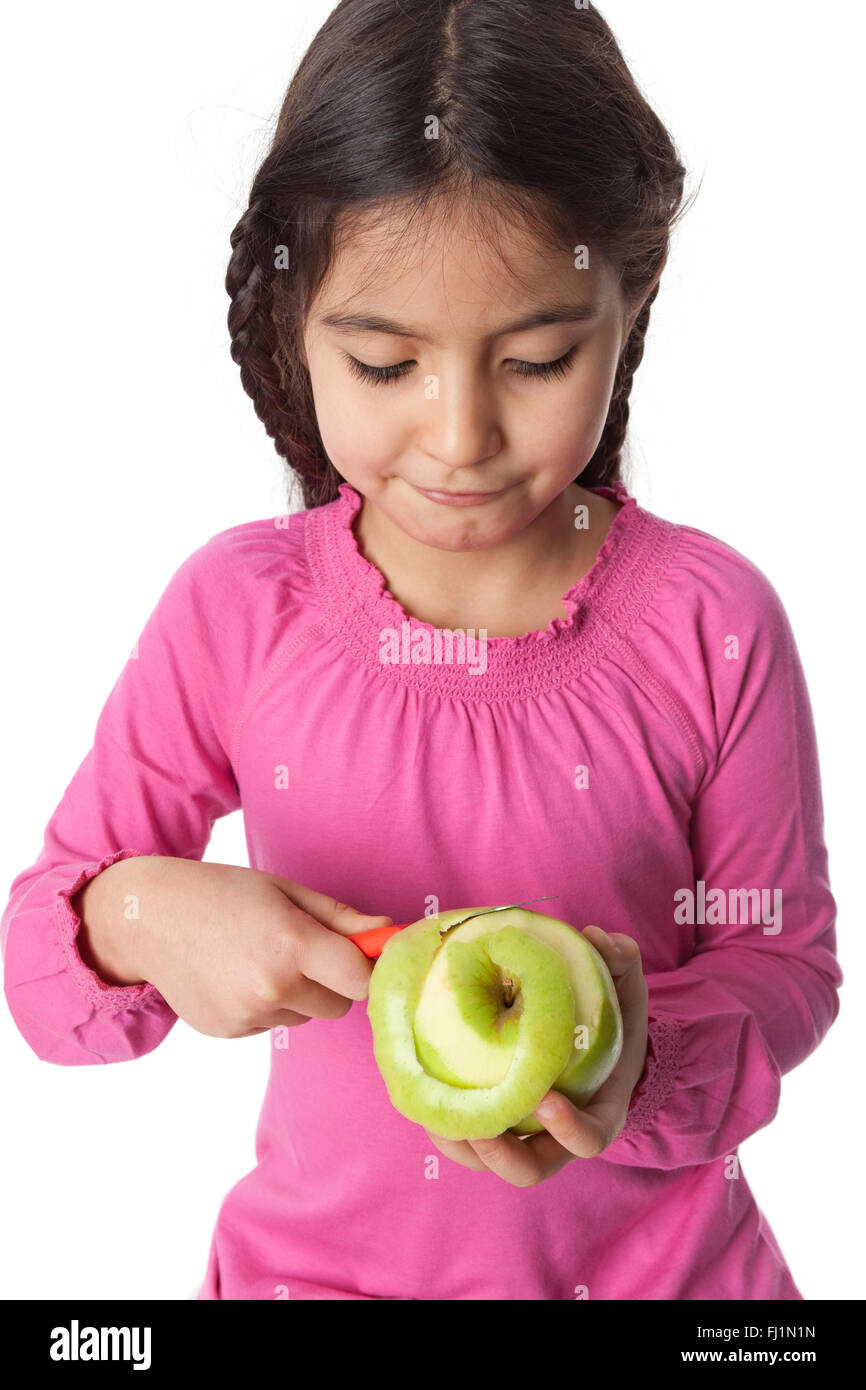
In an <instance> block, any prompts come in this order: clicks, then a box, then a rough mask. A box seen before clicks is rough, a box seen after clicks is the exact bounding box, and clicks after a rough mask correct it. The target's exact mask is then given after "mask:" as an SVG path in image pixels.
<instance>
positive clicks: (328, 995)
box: [269, 963, 355, 1019]
mask: <svg viewBox="0 0 866 1390" xmlns="http://www.w3.org/2000/svg"><path fill="white" fill-rule="evenodd" d="M300 964H301V973H300V975H295V976H294V977H293V979H292V981H291V986H290V987H289V986H287V989H286V994H287V995H288V993H289V990H290V993H291V1002H289V1000H288V998H285V999H284V1000H281V999H279V998H276V999H274V1000H272V1001H269V1002H272V1003H273V1005H274V1008H275V1010H276V1011H277V1013H293V1014H296V1015H304V1016H306V1017H307V1018H321V1019H334V1018H345V1016H346V1014H347V1013H348V1012H349V1010H350V1009H351V1007H352V1005H353V1003H355V1000H354V999H353V998H351V997H350V996H348V995H344V994H342V993H340V992H339V991H337V990H332V989H328V988H327V986H326V985H323V984H320V983H319V982H318V981H317V980H311V979H310V978H309V976H308V974H307V972H306V970H305V969H303V966H302V963H300Z"/></svg>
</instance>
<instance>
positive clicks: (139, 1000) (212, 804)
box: [0, 533, 243, 1066]
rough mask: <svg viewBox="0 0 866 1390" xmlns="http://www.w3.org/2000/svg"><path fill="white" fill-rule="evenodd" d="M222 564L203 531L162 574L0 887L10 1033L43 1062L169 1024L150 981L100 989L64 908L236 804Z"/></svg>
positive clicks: (98, 1052) (122, 1042) (151, 1037)
mask: <svg viewBox="0 0 866 1390" xmlns="http://www.w3.org/2000/svg"><path fill="white" fill-rule="evenodd" d="M221 534H224V533H221ZM225 561H226V557H225V554H224V547H221V546H220V545H219V538H218V537H214V538H212V539H211V541H209V542H208V543H207V544H206V545H204V546H202V547H200V549H199V550H197V551H196V552H194V553H193V554H192V555H191V556H189V557H188V559H187V560H185V561H184V562H183V564H182V565H181V566H180V568H179V569H178V570H177V571H176V573H175V574H174V575H173V577H172V578H171V580H170V581H169V584H168V586H167V588H166V589H165V591H164V593H163V594H162V596H161V598H160V600H159V602H158V603H157V606H156V608H155V609H154V611H153V613H152V614H151V616H150V618H149V619H148V621H147V624H146V625H145V627H144V630H143V631H142V633H141V636H140V638H139V640H138V642H137V643H136V646H135V648H134V649H133V652H132V654H131V655H130V657H129V658H128V660H127V662H126V665H125V666H124V668H123V671H122V672H121V675H120V677H119V678H118V680H117V682H116V683H115V685H114V688H113V689H112V691H111V693H110V695H109V697H108V699H107V701H106V703H105V706H104V707H103V709H102V712H101V714H100V716H99V719H98V722H97V726H96V732H95V736H94V742H93V746H92V748H91V749H90V751H89V753H88V754H87V756H86V757H85V758H84V760H83V762H82V763H81V765H80V766H79V768H78V770H77V772H76V773H75V775H74V777H73V779H72V781H71V782H70V783H69V785H68V787H67V789H66V791H65V793H64V795H63V797H62V799H61V801H60V803H59V805H58V806H57V808H56V810H55V811H54V813H53V815H52V816H51V819H50V821H49V823H48V826H47V829H46V832H45V841H44V845H43V848H42V851H41V853H40V855H39V857H38V859H37V860H36V862H35V863H34V864H33V865H31V866H30V867H29V868H27V869H24V870H23V871H22V872H21V873H20V874H19V875H18V877H17V878H16V879H15V880H14V882H13V884H12V887H11V890H10V897H9V901H8V904H7V906H6V909H5V911H4V913H3V917H2V922H0V946H2V950H3V956H4V961H5V970H4V989H5V994H6V999H7V1001H8V1004H9V1008H10V1010H11V1012H12V1015H13V1017H14V1019H15V1022H16V1024H17V1026H18V1029H19V1031H20V1032H21V1034H22V1035H23V1037H24V1038H25V1039H26V1041H27V1042H28V1043H29V1045H30V1046H31V1048H32V1049H33V1051H34V1052H35V1053H36V1055H37V1056H38V1057H40V1058H41V1059H42V1060H43V1061H49V1062H57V1063H60V1064H61V1065H66V1066H75V1065H84V1064H89V1063H101V1062H120V1061H126V1060H128V1059H129V1058H132V1057H139V1056H141V1055H142V1054H143V1053H146V1052H150V1051H152V1050H153V1048H155V1047H156V1046H157V1045H158V1044H159V1043H160V1042H162V1040H163V1038H164V1037H165V1036H166V1034H167V1033H168V1032H169V1029H170V1028H171V1027H172V1025H173V1024H174V1023H175V1021H176V1017H177V1015H176V1014H175V1013H174V1012H173V1010H172V1009H171V1008H169V1006H168V1004H167V1003H166V1001H165V1000H164V999H163V998H162V996H161V995H160V994H159V992H158V991H157V990H156V989H155V988H154V986H153V985H150V984H147V983H138V984H127V985H117V984H112V983H109V982H107V981H105V980H103V979H101V978H100V976H99V974H98V973H97V972H96V971H95V970H93V969H91V968H90V966H89V965H87V964H86V963H85V961H84V960H83V959H82V957H81V954H80V952H79V950H78V947H77V936H78V932H79V928H80V917H79V915H78V913H77V912H76V910H75V904H78V903H79V902H80V900H79V899H78V898H77V897H76V895H77V894H79V892H80V890H82V889H83V888H84V886H85V885H86V884H87V883H89V882H90V881H91V880H92V879H93V878H94V877H95V876H96V875H97V874H99V873H100V872H101V871H102V870H104V869H106V868H107V867H108V866H109V865H111V864H114V863H115V862H118V861H121V860H124V859H128V858H132V857H135V856H137V855H142V854H144V855H170V856H173V857H178V858H186V859H201V858H202V856H203V854H204V851H205V849H206V847H207V844H208V841H209V839H210V834H211V829H212V826H213V823H214V821H215V820H216V819H217V818H218V817H220V816H224V815H226V814H228V813H229V812H230V811H234V810H236V809H237V808H238V807H239V806H240V797H239V793H238V788H237V785H236V782H235V777H234V772H233V769H232V766H231V763H230V760H229V757H228V755H227V752H226V747H227V746H228V745H229V738H230V732H228V731H230V729H231V721H232V715H233V710H234V709H236V708H237V705H236V703H235V702H236V701H237V700H238V698H239V694H238V692H239V686H240V682H241V680H242V678H243V670H242V667H243V662H242V661H241V660H240V658H239V655H238V653H237V651H236V650H235V649H234V648H233V633H234V627H233V623H234V621H235V618H234V614H235V613H236V611H237V603H238V596H237V593H236V592H235V593H234V594H232V585H231V579H230V576H227V574H226V568H227V567H226V563H225ZM233 599H234V606H233V602H232V600H233ZM73 900H74V901H73ZM135 910H136V909H135V902H134V899H131V900H130V901H129V903H128V904H127V905H126V907H125V909H124V911H125V913H126V914H127V916H128V917H129V919H130V920H131V921H134V914H135Z"/></svg>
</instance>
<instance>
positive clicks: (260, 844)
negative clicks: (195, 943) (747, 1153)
mask: <svg viewBox="0 0 866 1390" xmlns="http://www.w3.org/2000/svg"><path fill="white" fill-rule="evenodd" d="M598 491H599V492H600V493H601V494H602V495H604V496H608V497H610V498H612V499H613V500H615V501H618V502H619V503H620V504H621V505H620V509H619V511H618V513H617V515H616V516H615V518H614V520H613V522H612V524H611V527H610V530H609V531H608V534H607V536H606V537H605V540H604V543H603V545H602V548H601V551H600V553H599V555H598V557H597V559H596V562H595V564H594V565H593V567H592V569H591V570H590V572H589V574H587V575H586V576H585V577H584V578H583V579H582V580H580V581H579V582H578V583H577V584H575V585H574V586H573V587H572V588H571V589H570V590H569V591H568V593H567V595H566V604H565V606H566V610H567V616H564V617H561V618H557V619H555V620H554V621H552V622H551V623H550V625H549V627H548V628H547V629H546V630H545V631H543V632H540V631H539V632H532V633H528V634H526V635H524V636H522V637H518V638H507V637H501V638H491V639H488V642H487V646H486V666H485V668H484V669H481V665H482V663H481V662H480V661H479V660H476V661H475V662H474V663H473V662H471V661H466V662H464V663H462V664H461V663H459V662H457V661H454V660H452V661H451V662H450V663H449V662H447V661H442V662H441V663H440V664H436V663H435V661H429V660H428V661H427V662H424V661H418V662H417V663H416V662H412V661H411V660H410V661H408V662H398V663H396V664H388V663H383V661H382V660H381V657H380V653H381V651H382V650H383V646H382V634H383V632H384V631H385V630H386V629H389V628H390V629H393V630H394V631H395V632H396V633H398V634H402V632H403V626H402V625H403V623H404V622H408V628H407V629H406V637H407V641H406V646H405V648H404V650H409V651H410V652H411V651H412V650H413V649H416V650H420V648H418V646H417V644H419V643H423V642H424V641H425V640H426V639H425V638H424V637H423V636H422V635H421V633H422V632H423V631H426V633H427V634H428V635H429V636H432V634H433V632H434V629H432V628H431V627H430V626H429V624H427V623H423V622H420V621H418V620H417V619H415V618H409V619H408V620H407V618H406V614H405V612H404V610H403V609H402V608H401V607H400V606H399V605H398V604H397V602H396V601H395V600H394V598H393V597H392V596H391V594H390V593H389V592H388V591H387V589H386V588H385V584H384V579H383V577H382V575H381V574H380V572H379V571H378V570H377V569H376V568H375V567H374V566H373V565H372V564H371V563H370V562H369V561H367V560H366V559H365V558H364V557H363V556H362V555H361V554H360V552H359V550H358V547H357V544H356V540H355V535H354V531H353V530H352V525H351V523H352V520H353V518H354V517H355V515H356V514H357V512H358V510H359V508H360V505H361V498H360V496H359V494H358V493H357V492H355V491H354V489H352V488H351V487H350V486H349V485H348V484H344V485H343V486H342V487H341V489H340V497H339V498H338V500H337V501H335V502H333V503H331V504H330V505H329V506H325V507H322V508H318V509H316V510H313V511H310V512H300V513H297V514H294V515H291V516H288V517H286V516H283V517H266V518H264V519H263V520H259V521H250V522H247V523H245V524H242V525H239V526H234V527H231V528H230V529H229V530H226V531H222V532H220V533H219V534H217V535H215V536H213V537H212V538H211V539H210V540H208V541H207V543H206V544H204V545H202V546H201V547H200V548H199V549H198V550H196V551H195V552H194V553H193V554H192V555H190V556H189V558H188V559H187V560H185V561H184V562H183V563H182V564H181V566H180V567H179V569H178V570H177V571H176V573H175V574H174V575H173V577H172V579H171V580H170V581H169V584H168V585H167V587H166V589H165V591H164V593H163V594H162V596H161V598H160V599H159V602H158V603H157V605H156V607H155V609H154V611H153V613H152V614H151V616H150V618H149V620H148V622H147V624H146V625H145V627H144V630H143V631H142V633H141V635H140V638H139V641H138V643H137V652H135V651H134V654H133V656H131V657H130V659H129V660H128V661H127V662H126V665H125V666H124V668H123V670H122V672H121V674H120V676H119V678H118V680H117V682H116V684H115V685H114V687H113V689H112V690H111V692H110V694H109V696H108V699H107V701H106V703H105V706H104V708H103V710H102V712H101V715H100V717H99V721H98V724H97V728H96V733H95V737H94V743H93V747H92V748H91V750H90V751H89V752H88V754H87V756H86V757H85V758H84V760H83V762H82V763H81V765H80V766H79V768H78V770H77V772H76V773H75V776H74V777H73V779H72V781H71V783H70V785H69V787H68V788H67V790H66V792H65V794H64V796H63V798H62V800H61V802H60V804H59V805H58V807H57V809H56V810H55V812H54V814H53V815H52V817H51V819H50V821H49V823H48V827H47V830H46V835H45V844H44V847H43V850H42V853H41V854H40V856H39V858H38V860H37V861H36V863H35V864H34V865H32V867H30V868H27V869H24V870H23V871H22V872H21V873H20V874H19V875H18V877H17V878H16V879H15V881H14V883H13V884H12V888H11V892H10V900H9V903H8V906H7V908H6V911H5V914H4V917H3V923H2V938H0V939H2V941H3V945H4V955H5V962H6V967H5V991H6V997H7V999H8V1003H9V1007H10V1009H11V1011H12V1014H13V1016H14V1018H15V1021H16V1024H17V1026H18V1028H19V1029H20V1031H21V1033H22V1034H23V1036H24V1038H25V1039H26V1040H27V1042H28V1043H29V1044H30V1046H31V1047H32V1048H33V1050H34V1051H35V1052H36V1053H37V1055H38V1056H39V1057H40V1058H43V1059H44V1060H46V1061H49V1062H55V1063H58V1064H60V1065H62V1066H76V1065H89V1064H93V1063H101V1062H122V1061H127V1060H129V1059H131V1058H133V1057H138V1056H141V1055H142V1054H143V1053H146V1052H149V1051H151V1050H152V1049H153V1048H155V1047H158V1046H159V1044H160V1043H161V1042H162V1040H163V1039H164V1038H165V1036H166V1034H167V1033H168V1032H169V1030H170V1029H171V1028H172V1026H173V1024H174V1023H175V1022H176V1015H175V1014H174V1012H173V1011H172V1009H171V1008H170V1007H169V1005H168V1004H167V1003H166V1001H165V1000H164V999H163V998H162V996H161V995H160V994H159V993H158V991H157V990H156V989H155V988H154V987H153V986H152V985H147V984H142V985H130V986H127V987H122V988H121V987H111V986H109V985H107V984H105V983H103V982H102V981H101V980H100V979H99V978H98V977H97V976H96V975H95V974H94V973H93V972H92V971H91V970H89V969H88V968H87V967H86V966H85V964H84V963H83V961H82V960H81V958H80V956H79V955H78V953H77V950H76V945H75V938H76V931H77V928H78V925H79V923H78V919H77V917H76V916H75V914H74V912H73V911H72V908H71V906H70V902H69V899H70V897H71V895H73V894H74V893H76V892H77V890H78V889H79V888H80V887H81V886H82V884H83V883H85V882H86V881H87V880H88V879H89V878H91V877H92V876H93V875H94V874H96V873H98V872H99V871H100V870H101V869H102V868H104V867H106V866H107V865H108V864H111V863H113V862H114V860H116V859H118V858H121V857H126V856H130V855H135V854H157V855H173V856H179V857H184V858H189V859H200V858H201V857H202V855H203V854H204V852H205V849H206V847H207V844H208V840H209V836H210V832H211V827H212V825H213V822H214V821H215V820H216V818H217V817H219V816H223V815H226V814H227V813H228V812H231V811H234V810H236V809H237V808H238V807H241V808H242V809H243V813H244V821H245V828H246V838H247V845H248V849H249V859H250V864H251V865H252V866H253V867H255V868H258V869H263V870H267V871H268V872H272V873H276V874H280V875H282V876H284V877H286V878H289V879H293V880H295V881H297V882H300V883H303V884H307V885H309V886H310V887H313V888H316V889H318V890H320V891H321V892H324V893H329V894H332V895H334V896H335V897H336V898H338V899H340V900H343V901H345V902H348V903H351V904H352V905H353V906H355V907H357V908H360V909H361V910H363V911H366V912H370V913H382V912H385V913H388V914H390V915H391V916H392V917H393V919H394V921H395V922H409V921H414V920H416V919H417V918H419V917H421V916H423V915H424V912H425V907H426V906H427V895H429V894H436V895H438V898H439V906H440V908H441V909H442V910H443V911H444V910H446V909H448V908H453V907H473V906H477V905H480V904H483V903H494V902H500V903H508V902H519V901H521V900H522V899H526V898H534V897H538V896H542V895H548V894H550V895H554V900H553V901H552V902H550V903H549V904H547V905H546V910H547V911H548V912H550V913H551V915H554V916H557V917H559V918H561V919H563V920H565V921H567V922H571V923H573V924H574V925H575V926H576V927H578V928H580V927H583V926H585V925H586V924H587V923H588V922H595V923H598V924H599V925H601V926H603V927H604V928H605V929H606V930H608V931H619V932H627V933H629V934H630V935H633V936H634V937H636V939H637V940H638V942H639V943H640V947H641V952H642V955H643V964H644V969H645V971H646V974H647V977H648V983H649V998H650V1016H651V1023H650V1054H649V1057H648V1061H647V1066H646V1069H645V1072H644V1076H643V1078H642V1080H641V1083H640V1084H639V1086H638V1088H637V1089H636V1091H635V1093H634V1096H633V1098H632V1103H631V1107H630V1111H629V1118H628V1122H627V1125H626V1127H625V1129H624V1130H623V1132H622V1133H621V1134H620V1135H619V1137H618V1138H617V1139H616V1140H615V1142H614V1143H613V1144H612V1145H611V1146H610V1147H609V1148H608V1149H607V1150H605V1152H604V1153H603V1154H602V1155H600V1156H599V1157H597V1158H594V1159H589V1160H584V1159H574V1160H573V1161H572V1162H570V1163H568V1164H566V1166H565V1167H564V1168H563V1169H562V1170H561V1171H560V1172H559V1173H558V1174H556V1175H555V1176H554V1177H552V1178H550V1179H548V1180H546V1181H544V1182H541V1183H538V1184H537V1185H535V1186H532V1187H525V1188H518V1187H514V1186H512V1185H511V1184H509V1183H506V1182H504V1181H503V1180H502V1179H501V1178H498V1177H497V1176H496V1175H495V1174H493V1173H492V1172H491V1173H479V1172H474V1171H471V1170H469V1169H467V1168H463V1167H461V1166H459V1165H458V1164H455V1163H453V1162H451V1161H450V1160H448V1159H447V1158H445V1157H444V1156H443V1155H441V1154H439V1153H438V1151H437V1150H436V1149H435V1147H434V1146H433V1145H432V1144H431V1142H430V1140H429V1139H428V1137H427V1135H426V1134H425V1132H424V1130H423V1128H422V1127H421V1126H420V1125H417V1124H413V1123H412V1122H410V1121H409V1120H406V1119H404V1118H403V1116H402V1115H400V1114H398V1113H397V1111H395V1110H394V1109H393V1108H392V1106H391V1104H390V1102H389V1099H388V1095H387V1091H386V1088H385V1083H384V1081H383V1080H382V1078H381V1076H380V1074H379V1071H378V1069H377V1067H376V1064H375V1061H374V1058H373V1053H372V1046H371V1032H370V1025H369V1021H368V1018H367V1012H366V1004H365V1003H356V1004H354V1005H353V1006H352V1008H351V1010H350V1012H349V1013H348V1014H347V1015H346V1016H345V1017H344V1018H342V1019H338V1020H332V1021H326V1020H322V1021H320V1020H313V1021H312V1022H310V1023H307V1024H305V1025H304V1026H303V1027H301V1028H295V1029H292V1030H290V1033H289V1045H288V1047H287V1048H285V1049H283V1048H278V1047H276V1046H275V1047H273V1048H272V1049H271V1062H270V1080H269V1084H268V1088H267V1092H266V1096H265V1100H264V1104H263V1107H262V1111H261V1116H260V1120H259V1125H258V1129H257V1134H256V1154H257V1164H256V1166H255V1167H254V1168H253V1169H252V1171H251V1172H249V1173H247V1174H245V1175H244V1176H242V1177H240V1178H239V1180H238V1182H237V1183H236V1184H235V1186H234V1187H233V1188H232V1189H231V1191H230V1192H229V1193H228V1195H227V1197H226V1198H225V1200H224V1202H223V1204H222V1206H221V1208H220V1212H219V1216H218V1220H217V1224H216V1229H215V1232H214V1236H213V1241H212V1245H211V1250H210V1256H209V1260H208V1265H207V1272H206V1276H205V1279H204V1282H203V1284H202V1287H201V1289H200V1292H199V1294H198V1297H199V1298H200V1299H273V1298H280V1297H289V1298H296V1299H371V1298H387V1299H445V1300H451V1299H508V1300H511V1299H569V1300H570V1299H574V1298H576V1297H589V1298H590V1299H737V1298H745V1299H800V1298H802V1294H801V1293H800V1291H799V1289H798V1287H797V1285H796V1283H795V1281H794V1279H793V1278H792V1275H791V1273H790V1272H789V1270H788V1267H787V1264H786V1262H785V1259H784V1256H783V1255H782V1253H781V1251H780V1249H779V1246H778V1245H777V1243H776V1240H775V1238H774V1236H773V1233H772V1231H771V1230H770V1228H769V1226H768V1224H767V1222H766V1220H765V1218H764V1217H763V1215H762V1213H761V1211H760V1210H759V1208H758V1206H757V1205H756V1203H755V1200H754V1197H753V1196H752V1193H751V1191H750V1188H749V1185H748V1182H747V1181H746V1177H745V1176H744V1173H743V1171H742V1168H740V1169H739V1171H738V1168H737V1159H736V1151H737V1145H738V1144H739V1143H740V1142H741V1141H742V1140H743V1139H746V1138H747V1137H748V1136H749V1135H750V1134H754V1133H755V1131H756V1130H759V1129H761V1128H762V1127H763V1126H764V1125H766V1124H769V1122H770V1121H771V1120H772V1119H773V1116H774V1115H775V1113H776V1109H777V1106H778V1103H779V1093H780V1086H781V1078H782V1075H783V1074H784V1073H786V1072H788V1071H790V1070H791V1069H792V1068H793V1067H796V1066H797V1065H798V1064H799V1063H800V1062H802V1061H803V1060H804V1058H806V1057H808V1056H809V1054H810V1053H811V1052H813V1051H814V1049H815V1048H816V1047H817V1046H818V1044H819V1042H820V1041H821V1039H822V1038H823V1036H824V1035H825V1033H826V1032H827V1030H828V1028H829V1027H830V1025H831V1024H832V1022H833V1020H834V1018H835V1017H836V1014H837V1012H838V1007H839V1003H838V995H837V988H838V986H839V985H840V984H841V982H842V973H841V970H840V968H839V965H838V963H837V960H836V956H835V944H836V943H835V902H834V899H833V896H832V894H831V890H830V886H829V882H828V868H827V852H826V849H825V845H824V840H823V809H822V801H821V788H820V781H819V768H818V758H817V750H816V742H815V733H814V726H813V720H812V714H811V710H810V705H809V697H808V693H807V689H806V685H805V682H804V678H803V673H802V669H801V664H800V660H799V656H798V653H797V649H796V645H795V642H794V638H793V636H792V632H791V628H790V626H789V622H788V619H787V616H786V614H785V611H784V609H783V607H782V603H781V601H780V599H779V597H778V595H777V594H776V592H775V590H774V589H773V587H772V585H771V584H770V582H769V581H768V579H767V578H766V577H765V576H764V575H763V574H762V573H761V571H760V570H758V569H757V568H756V567H755V566H754V565H753V564H751V563H750V562H749V561H748V560H747V559H745V558H744V557H743V556H742V555H740V554H739V553H738V552H737V551H735V550H733V549H731V548H730V547H729V546H727V545H725V544H723V543H722V542H721V541H719V540H716V539H714V538H713V537H712V536H709V535H707V534H706V533H705V532H702V531H699V530H696V529H694V528H692V527H689V526H681V525H675V524H673V523H671V522H668V521H665V520H663V519H662V518H660V517H658V516H656V515H654V514H653V513H652V512H649V511H647V510H645V509H644V508H642V507H640V506H639V505H638V504H637V502H636V500H635V499H634V498H633V497H631V496H630V495H629V493H628V491H627V489H626V488H625V486H624V485H623V484H622V483H617V484H615V485H614V486H613V487H612V488H600V489H598ZM401 640H402V637H401ZM413 643H414V644H415V647H414V648H413V645H412V644H413ZM431 650H432V648H431ZM476 656H477V653H476ZM581 769H583V771H581ZM714 890H715V891H714ZM738 890H742V891H739V892H738ZM747 890H755V891H754V892H752V893H751V896H749V894H748V891H747ZM689 894H691V895H692V899H693V904H694V910H693V911H691V912H689V910H688V895H689ZM542 906H543V907H544V905H542ZM436 1160H438V1171H437V1162H436Z"/></svg>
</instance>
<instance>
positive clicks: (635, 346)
mask: <svg viewBox="0 0 866 1390" xmlns="http://www.w3.org/2000/svg"><path fill="white" fill-rule="evenodd" d="M658 292H659V284H658V282H657V283H656V284H655V285H654V286H653V289H652V291H651V292H650V294H649V295H648V296H647V298H646V300H645V301H644V304H643V306H642V308H641V311H640V313H639V314H638V316H637V318H636V319H635V322H634V327H633V328H632V330H631V333H630V334H629V336H628V342H627V343H626V345H625V348H624V349H623V352H622V355H621V356H620V359H619V365H618V366H617V369H616V378H615V380H614V387H613V394H612V396H611V399H610V408H609V409H608V413H607V420H606V422H605V426H604V429H603V431H602V435H601V439H600V440H599V442H598V447H597V448H596V451H595V453H594V454H593V456H592V458H591V459H590V461H589V463H588V464H587V465H586V468H585V469H584V470H583V472H582V473H581V474H580V478H579V482H580V486H581V487H584V488H594V487H609V486H610V484H611V483H612V482H614V481H616V480H617V479H619V477H620V469H621V456H622V448H623V445H624V443H625V437H626V431H627V430H628V417H629V396H630V395H631V386H632V380H633V378H634V374H635V372H636V371H637V369H638V367H639V366H640V364H641V359H642V358H643V352H644V342H645V339H646V331H647V328H648V327H649V320H650V310H651V308H652V304H653V300H654V299H655V297H656V295H657V294H658Z"/></svg>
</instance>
